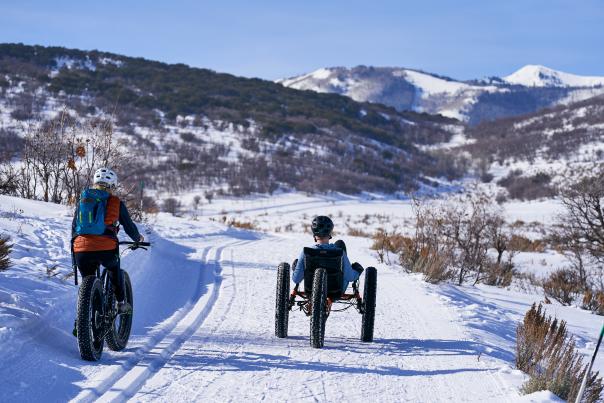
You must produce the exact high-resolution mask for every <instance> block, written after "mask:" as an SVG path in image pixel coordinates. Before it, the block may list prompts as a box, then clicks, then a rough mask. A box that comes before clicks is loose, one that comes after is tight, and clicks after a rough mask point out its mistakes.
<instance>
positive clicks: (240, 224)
mask: <svg viewBox="0 0 604 403" xmlns="http://www.w3.org/2000/svg"><path fill="white" fill-rule="evenodd" d="M227 224H228V225H229V226H231V227H235V228H239V229H244V230H248V231H258V230H259V229H260V228H258V226H257V225H256V224H254V223H253V222H250V221H237V220H236V219H235V218H231V219H230V220H229V221H228V223H227Z"/></svg>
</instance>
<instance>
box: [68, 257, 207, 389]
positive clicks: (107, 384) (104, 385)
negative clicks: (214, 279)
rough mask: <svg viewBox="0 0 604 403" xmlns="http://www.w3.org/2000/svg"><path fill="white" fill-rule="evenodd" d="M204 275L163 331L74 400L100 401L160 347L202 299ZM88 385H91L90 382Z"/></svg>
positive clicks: (205, 259)
mask: <svg viewBox="0 0 604 403" xmlns="http://www.w3.org/2000/svg"><path fill="white" fill-rule="evenodd" d="M211 249H212V247H210V246H207V247H205V248H204V249H203V250H202V252H201V261H202V266H205V265H207V258H208V255H209V253H210V251H211ZM204 275H205V272H204V271H203V270H200V271H199V276H198V279H197V284H198V285H197V288H196V289H195V293H194V295H193V296H192V297H191V299H190V300H189V301H188V302H187V303H186V304H185V305H184V306H183V307H182V308H180V309H179V310H178V312H177V313H176V314H175V315H172V317H171V318H169V319H168V323H166V324H164V325H163V326H162V327H161V329H160V330H159V331H158V332H157V333H155V334H154V335H153V336H152V337H151V338H150V339H149V340H148V341H147V342H146V343H145V344H144V345H143V346H141V347H139V348H138V349H137V350H136V352H135V354H134V356H133V357H130V358H129V359H128V360H127V361H126V362H125V363H123V364H122V365H121V366H120V367H119V368H117V369H114V368H110V369H108V370H107V371H101V372H100V373H99V374H98V375H97V376H95V378H97V379H101V381H100V382H99V383H98V385H95V386H92V387H88V388H86V386H84V388H83V390H82V392H80V393H79V394H78V395H77V396H76V397H75V398H74V399H73V400H75V401H93V400H96V399H98V398H99V397H100V396H101V395H103V394H104V393H105V392H107V391H108V390H109V389H110V388H111V386H113V384H115V383H116V382H118V381H119V379H120V378H121V377H123V376H124V374H126V373H127V372H128V371H130V370H131V369H132V368H134V367H135V366H136V365H138V364H139V363H140V362H141V361H142V360H143V359H144V357H145V355H146V354H147V353H148V352H149V351H151V350H153V349H154V348H155V347H156V346H157V345H159V343H160V342H161V341H162V340H163V339H164V338H165V337H166V336H167V335H169V334H170V333H171V332H172V331H173V330H174V329H175V328H176V326H177V325H178V324H179V323H180V321H181V320H182V319H183V318H184V317H185V316H186V314H187V313H188V312H189V311H190V310H191V309H192V307H193V306H194V304H195V303H196V301H197V300H198V299H199V298H200V297H201V293H202V291H203V285H204ZM88 383H90V380H89V381H88Z"/></svg>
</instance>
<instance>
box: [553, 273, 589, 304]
mask: <svg viewBox="0 0 604 403" xmlns="http://www.w3.org/2000/svg"><path fill="white" fill-rule="evenodd" d="M543 291H544V292H545V295H546V296H548V297H552V298H553V299H555V300H556V301H558V302H560V303H561V304H562V305H570V304H571V303H572V302H573V301H574V300H575V299H576V298H577V296H578V295H579V294H580V293H581V291H582V287H581V282H580V280H579V277H578V276H577V274H576V273H575V272H574V271H572V270H568V269H559V270H556V271H555V272H553V273H552V274H550V275H549V277H548V278H547V279H546V280H545V281H544V282H543Z"/></svg>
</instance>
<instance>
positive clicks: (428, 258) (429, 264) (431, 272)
mask: <svg viewBox="0 0 604 403" xmlns="http://www.w3.org/2000/svg"><path fill="white" fill-rule="evenodd" d="M450 261H451V257H450V256H448V255H447V254H442V253H436V252H433V251H422V253H420V256H419V258H418V259H417V260H416V261H415V263H414V271H415V272H418V273H423V274H424V280H425V281H427V282H429V283H432V284H437V283H440V282H441V281H448V280H451V279H452V278H453V277H454V276H455V272H454V271H453V270H452V269H451V265H450Z"/></svg>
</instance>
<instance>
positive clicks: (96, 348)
mask: <svg viewBox="0 0 604 403" xmlns="http://www.w3.org/2000/svg"><path fill="white" fill-rule="evenodd" d="M103 305H104V304H103V287H102V285H101V281H100V280H99V279H98V278H97V277H96V276H86V277H84V279H83V280H82V285H81V286H80V290H79V292H78V318H77V334H78V348H79V350H80V356H81V357H82V358H83V359H84V360H87V361H98V360H99V359H100V358H101V354H102V353H103V345H104V338H103V334H104V332H105V312H104V306H103Z"/></svg>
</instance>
